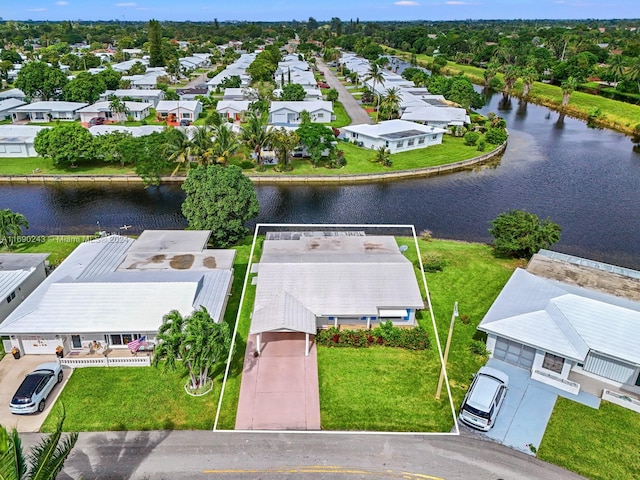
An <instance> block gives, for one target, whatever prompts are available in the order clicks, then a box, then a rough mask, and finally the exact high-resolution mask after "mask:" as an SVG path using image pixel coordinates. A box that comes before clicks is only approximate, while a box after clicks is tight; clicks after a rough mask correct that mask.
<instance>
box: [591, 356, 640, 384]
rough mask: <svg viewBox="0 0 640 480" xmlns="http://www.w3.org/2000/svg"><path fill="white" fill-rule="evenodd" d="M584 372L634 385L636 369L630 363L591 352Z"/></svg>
mask: <svg viewBox="0 0 640 480" xmlns="http://www.w3.org/2000/svg"><path fill="white" fill-rule="evenodd" d="M584 370H585V371H587V372H591V373H594V374H596V375H599V376H600V377H604V378H608V379H610V380H614V381H616V382H620V383H628V384H632V383H633V382H634V380H635V373H636V368H635V367H634V366H633V365H630V364H628V363H624V362H620V361H618V360H613V359H612V358H607V357H605V356H604V355H599V354H597V353H593V352H590V353H589V355H587V361H586V362H585V364H584Z"/></svg>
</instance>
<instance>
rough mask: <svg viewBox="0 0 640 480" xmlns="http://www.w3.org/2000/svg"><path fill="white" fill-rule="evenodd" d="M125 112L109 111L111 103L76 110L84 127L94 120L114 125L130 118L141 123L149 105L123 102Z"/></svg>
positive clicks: (97, 103) (147, 112)
mask: <svg viewBox="0 0 640 480" xmlns="http://www.w3.org/2000/svg"><path fill="white" fill-rule="evenodd" d="M124 104H125V106H126V108H127V111H126V112H125V113H116V112H113V111H112V110H111V102H108V101H104V102H96V103H94V104H93V105H88V106H86V107H84V108H81V109H80V110H78V113H80V122H81V123H82V124H83V125H84V126H85V127H86V126H88V125H89V122H90V121H91V120H92V119H94V118H104V119H105V121H106V123H115V122H121V121H124V120H126V119H127V118H128V117H131V118H132V119H133V120H135V121H141V120H144V119H145V118H147V117H148V116H149V114H150V109H151V104H149V103H144V102H126V101H125V102H124Z"/></svg>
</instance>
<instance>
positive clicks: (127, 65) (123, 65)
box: [111, 58, 149, 73]
mask: <svg viewBox="0 0 640 480" xmlns="http://www.w3.org/2000/svg"><path fill="white" fill-rule="evenodd" d="M136 63H141V64H142V65H144V66H145V67H147V66H148V65H149V61H148V60H146V59H144V58H135V59H133V60H126V61H124V62H119V63H114V64H113V65H111V68H113V69H114V70H115V71H116V72H120V73H127V72H128V71H129V70H130V69H131V67H133V66H134V65H135V64H136Z"/></svg>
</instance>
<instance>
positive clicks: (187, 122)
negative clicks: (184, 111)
mask: <svg viewBox="0 0 640 480" xmlns="http://www.w3.org/2000/svg"><path fill="white" fill-rule="evenodd" d="M189 125H191V120H189V119H188V118H183V119H182V120H180V126H181V127H188V126H189Z"/></svg>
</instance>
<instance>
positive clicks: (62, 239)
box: [0, 229, 89, 266]
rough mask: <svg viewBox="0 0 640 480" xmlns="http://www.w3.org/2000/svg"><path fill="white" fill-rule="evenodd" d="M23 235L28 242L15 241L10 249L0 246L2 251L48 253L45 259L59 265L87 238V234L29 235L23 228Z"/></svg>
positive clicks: (51, 263)
mask: <svg viewBox="0 0 640 480" xmlns="http://www.w3.org/2000/svg"><path fill="white" fill-rule="evenodd" d="M22 232H23V236H24V237H28V238H29V239H30V240H32V241H29V242H23V243H17V244H15V245H13V246H12V248H11V250H9V249H7V248H6V247H2V248H0V252H2V253H7V252H10V253H49V254H50V255H49V257H48V258H47V260H48V261H49V264H50V265H52V266H53V265H59V264H60V263H61V262H62V260H64V259H65V258H67V256H68V255H69V254H70V253H71V252H72V251H73V250H74V249H75V248H76V247H77V246H78V245H79V244H80V243H82V242H83V241H86V240H88V239H89V236H87V235H29V230H27V229H23V231H22Z"/></svg>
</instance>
